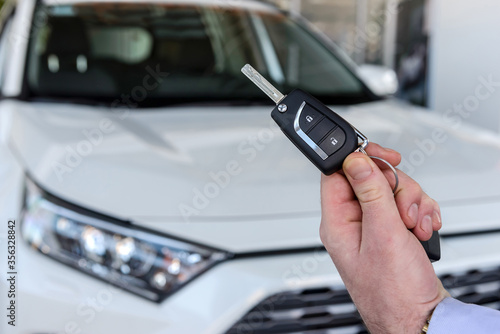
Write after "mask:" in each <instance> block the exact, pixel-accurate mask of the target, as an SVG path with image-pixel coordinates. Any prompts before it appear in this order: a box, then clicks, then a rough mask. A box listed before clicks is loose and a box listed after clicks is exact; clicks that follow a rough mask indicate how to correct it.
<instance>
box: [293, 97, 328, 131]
mask: <svg viewBox="0 0 500 334" xmlns="http://www.w3.org/2000/svg"><path fill="white" fill-rule="evenodd" d="M323 117H324V116H323V114H322V113H320V112H319V111H318V110H316V109H315V108H313V107H311V106H309V105H307V104H306V105H305V107H304V109H303V110H302V114H300V119H299V126H300V128H301V129H302V131H304V132H305V133H307V132H308V131H309V130H311V129H312V127H313V126H315V125H316V124H317V123H318V122H319V121H320V120H321V119H322V118H323Z"/></svg>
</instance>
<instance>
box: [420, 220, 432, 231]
mask: <svg viewBox="0 0 500 334" xmlns="http://www.w3.org/2000/svg"><path fill="white" fill-rule="evenodd" d="M421 229H422V230H423V231H424V232H425V233H427V234H431V233H432V218H431V216H425V217H424V218H423V219H422V226H421Z"/></svg>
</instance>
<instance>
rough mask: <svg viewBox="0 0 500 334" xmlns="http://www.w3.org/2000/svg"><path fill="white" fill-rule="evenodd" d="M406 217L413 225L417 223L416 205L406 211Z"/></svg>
mask: <svg viewBox="0 0 500 334" xmlns="http://www.w3.org/2000/svg"><path fill="white" fill-rule="evenodd" d="M408 217H409V218H410V219H411V221H412V222H413V223H415V224H416V223H417V219H418V204H417V203H413V204H412V205H411V206H410V208H409V209H408Z"/></svg>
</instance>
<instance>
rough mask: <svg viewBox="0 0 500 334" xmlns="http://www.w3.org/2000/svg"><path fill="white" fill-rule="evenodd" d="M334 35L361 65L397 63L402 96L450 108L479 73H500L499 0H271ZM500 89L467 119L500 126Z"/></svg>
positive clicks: (464, 95) (489, 126) (472, 85)
mask: <svg viewBox="0 0 500 334" xmlns="http://www.w3.org/2000/svg"><path fill="white" fill-rule="evenodd" d="M273 2H274V3H275V4H277V5H279V6H281V7H282V8H286V9H288V10H291V11H295V12H297V13H300V14H301V15H303V16H305V17H306V18H307V19H308V20H310V21H311V22H312V23H313V24H314V25H315V27H317V28H318V29H319V30H321V31H322V32H324V33H325V34H326V35H328V36H329V37H330V38H331V39H332V40H334V41H335V42H336V43H337V44H338V45H339V46H340V47H341V48H342V49H343V50H344V51H345V52H346V53H347V54H348V55H349V56H350V57H352V59H353V60H354V61H356V63H357V64H358V65H361V64H376V65H383V66H386V67H388V68H391V69H394V70H395V71H396V73H397V75H398V79H399V91H398V94H397V95H398V96H399V97H400V98H403V99H406V100H408V101H410V102H412V103H414V104H418V105H421V106H426V107H429V108H430V109H432V110H433V111H436V112H439V113H446V112H447V111H448V110H452V109H453V108H454V106H456V105H457V104H461V103H462V102H464V100H465V99H466V98H467V97H468V96H469V95H471V94H474V89H475V87H476V86H477V84H478V83H479V82H478V80H480V79H479V78H480V77H484V78H487V77H488V76H490V75H491V76H493V77H494V78H496V80H500V69H499V66H498V61H497V55H498V54H499V52H500V46H499V45H500V43H499V42H500V37H499V36H498V34H497V33H496V31H497V30H498V28H499V27H500V22H499V21H498V19H497V18H496V17H495V13H498V11H499V10H500V3H499V2H498V1H494V0H482V1H466V0H458V1H445V0H402V1H400V0H355V1H353V0H273ZM499 105H500V96H492V98H490V99H488V100H487V101H481V104H480V105H479V106H477V108H471V109H474V110H473V112H471V113H470V116H469V117H467V120H468V121H469V122H471V123H473V124H475V125H479V126H481V127H484V128H486V129H489V130H492V131H495V132H497V133H498V132H500V112H499V109H498V106H499Z"/></svg>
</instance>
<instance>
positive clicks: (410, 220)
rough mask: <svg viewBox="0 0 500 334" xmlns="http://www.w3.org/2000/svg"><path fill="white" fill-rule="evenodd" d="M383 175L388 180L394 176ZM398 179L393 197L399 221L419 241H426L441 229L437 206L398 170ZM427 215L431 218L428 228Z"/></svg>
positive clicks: (386, 171) (385, 172) (418, 186)
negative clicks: (411, 230) (401, 221)
mask: <svg viewBox="0 0 500 334" xmlns="http://www.w3.org/2000/svg"><path fill="white" fill-rule="evenodd" d="M384 174H385V175H386V177H387V179H388V180H391V177H392V178H394V174H393V173H392V171H390V170H384ZM398 177H399V186H398V189H397V191H396V193H395V194H394V197H395V199H396V204H397V207H398V211H399V214H400V216H401V219H402V220H403V222H404V223H405V225H406V227H407V228H408V229H413V232H414V234H415V235H416V236H417V238H418V239H419V240H422V241H426V240H428V239H429V238H430V237H431V236H432V231H433V230H435V231H437V230H439V229H440V228H441V211H440V209H439V205H438V204H437V203H436V201H434V200H432V199H431V198H430V197H429V196H428V195H427V194H426V193H425V192H424V191H423V190H422V188H421V187H420V185H419V184H418V183H417V182H416V181H415V180H413V179H412V178H411V177H409V176H408V175H406V174H405V173H404V172H402V171H400V170H398ZM391 186H392V185H391ZM427 215H429V216H430V218H431V219H430V220H431V222H432V226H431V227H429V219H428V218H425V216H427ZM424 218H425V220H424ZM417 227H418V228H417Z"/></svg>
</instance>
